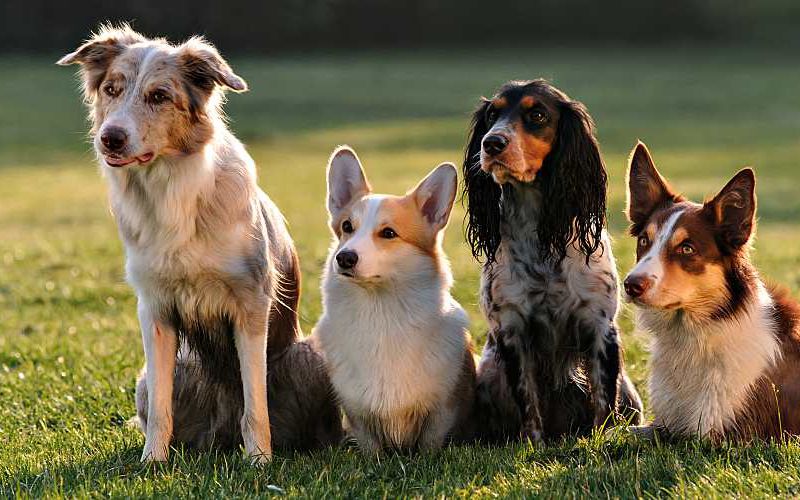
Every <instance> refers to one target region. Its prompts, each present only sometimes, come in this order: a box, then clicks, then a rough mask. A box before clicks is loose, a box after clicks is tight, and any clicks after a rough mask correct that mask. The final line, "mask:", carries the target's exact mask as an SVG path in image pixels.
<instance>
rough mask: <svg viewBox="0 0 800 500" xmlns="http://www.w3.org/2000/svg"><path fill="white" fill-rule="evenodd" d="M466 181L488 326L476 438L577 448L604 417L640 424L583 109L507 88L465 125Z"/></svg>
mask: <svg viewBox="0 0 800 500" xmlns="http://www.w3.org/2000/svg"><path fill="white" fill-rule="evenodd" d="M463 171H464V179H465V186H464V193H463V196H464V200H465V201H466V202H467V217H466V235H467V240H468V241H469V243H470V246H471V248H472V253H473V255H474V257H475V258H476V259H478V260H483V261H484V264H483V272H482V278H481V290H480V297H481V301H480V304H481V308H482V310H483V313H484V315H485V316H486V319H487V321H488V323H489V332H488V339H487V341H486V345H485V347H484V350H483V355H482V357H481V360H480V363H479V366H478V389H477V393H478V406H479V410H478V411H479V415H481V419H482V421H483V423H482V424H480V426H479V427H480V428H481V429H483V435H482V437H483V438H484V439H486V440H488V441H498V440H501V441H502V440H509V439H514V438H519V437H522V438H528V439H530V440H532V441H534V442H535V441H540V440H542V439H544V438H547V437H557V436H561V435H563V434H565V433H573V432H575V433H582V434H585V433H587V432H590V431H591V429H592V428H593V427H599V426H602V425H604V424H605V423H606V422H607V421H609V417H610V416H611V415H612V414H613V415H616V416H619V417H622V418H624V419H625V420H630V421H632V422H638V421H639V419H640V418H641V411H642V403H641V400H640V398H639V395H638V394H637V392H636V389H635V388H634V387H633V384H632V383H631V382H630V380H629V379H628V377H627V376H626V375H625V372H624V368H623V352H622V343H621V339H620V335H619V329H618V327H617V323H616V315H617V308H618V300H619V299H618V284H617V271H616V268H615V264H614V257H613V255H612V253H611V242H610V240H609V237H608V235H607V233H606V230H605V222H606V218H605V210H606V182H607V180H606V170H605V165H604V164H603V160H602V158H601V156H600V151H599V147H598V144H597V141H596V139H595V137H594V124H593V121H592V118H591V117H590V115H589V113H588V112H587V111H586V108H585V107H584V106H583V105H582V104H581V103H580V102H578V101H575V100H572V99H571V98H570V97H569V96H567V95H566V94H565V93H564V92H562V91H560V90H559V89H557V88H555V87H554V86H552V85H551V84H549V83H547V82H546V81H544V80H533V81H524V82H516V81H513V82H509V83H507V84H505V85H504V86H503V87H501V88H500V90H499V91H498V92H497V93H496V94H495V96H494V97H493V98H491V99H483V100H482V102H481V104H480V106H479V107H478V109H477V110H476V112H475V114H474V116H473V120H472V128H471V131H470V137H469V140H468V144H467V148H466V153H465V157H464V165H463ZM587 394H588V396H587Z"/></svg>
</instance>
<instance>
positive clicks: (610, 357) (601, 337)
mask: <svg viewBox="0 0 800 500" xmlns="http://www.w3.org/2000/svg"><path fill="white" fill-rule="evenodd" d="M621 368H622V347H621V346H620V342H619V333H618V332H617V327H616V325H614V324H613V323H611V324H607V325H606V327H605V328H604V329H602V330H600V331H598V332H597V334H596V336H595V342H594V349H593V352H592V358H591V360H590V371H591V384H592V404H593V406H594V425H595V427H602V426H604V425H606V423H607V420H608V417H609V416H610V415H612V414H613V412H614V408H615V406H616V403H617V391H618V388H617V386H618V383H619V374H620V371H621ZM609 423H610V422H609Z"/></svg>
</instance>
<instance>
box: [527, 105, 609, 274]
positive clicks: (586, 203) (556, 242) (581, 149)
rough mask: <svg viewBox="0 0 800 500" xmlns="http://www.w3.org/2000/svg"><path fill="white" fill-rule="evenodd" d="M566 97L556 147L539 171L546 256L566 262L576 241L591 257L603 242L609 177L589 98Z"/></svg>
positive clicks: (539, 231)
mask: <svg viewBox="0 0 800 500" xmlns="http://www.w3.org/2000/svg"><path fill="white" fill-rule="evenodd" d="M566 99H567V100H566V101H565V102H563V103H561V105H560V109H559V111H560V116H559V119H558V129H557V131H556V140H555V144H554V148H553V151H551V152H550V154H548V155H547V157H546V158H545V161H544V164H543V165H542V169H541V171H540V172H539V176H538V177H539V182H540V183H541V189H542V194H543V196H544V199H545V200H546V202H545V203H543V204H542V216H541V221H540V224H539V227H538V229H537V234H538V237H539V246H540V251H541V252H542V255H543V256H544V257H545V258H549V257H553V258H555V260H556V261H558V262H560V261H562V260H563V259H564V257H565V256H566V252H567V249H568V248H569V246H570V245H572V244H576V245H577V247H578V248H580V250H581V252H583V254H584V255H585V256H586V262H587V263H588V262H589V256H591V255H592V254H593V253H595V252H596V251H597V250H598V248H600V244H601V239H602V231H603V227H604V226H605V221H606V188H607V183H608V179H607V175H606V168H605V165H604V164H603V159H602V158H601V156H600V148H599V146H598V145H597V139H595V136H594V122H593V121H592V117H591V116H590V115H589V113H588V111H586V108H585V107H584V105H583V104H581V103H580V102H578V101H572V100H569V99H568V98H566Z"/></svg>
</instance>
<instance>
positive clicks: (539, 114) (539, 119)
mask: <svg viewBox="0 0 800 500" xmlns="http://www.w3.org/2000/svg"><path fill="white" fill-rule="evenodd" d="M526 116H527V119H528V121H529V122H531V123H535V124H537V125H541V124H543V123H544V122H546V121H547V115H546V114H545V112H544V111H542V110H540V109H533V110H531V111H530V112H529V113H528V114H527V115H526Z"/></svg>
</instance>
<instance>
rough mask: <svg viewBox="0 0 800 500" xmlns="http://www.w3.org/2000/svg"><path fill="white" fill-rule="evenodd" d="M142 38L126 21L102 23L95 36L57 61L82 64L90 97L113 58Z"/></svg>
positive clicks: (84, 81) (85, 88)
mask: <svg viewBox="0 0 800 500" xmlns="http://www.w3.org/2000/svg"><path fill="white" fill-rule="evenodd" d="M143 41H145V38H144V37H143V36H142V35H140V34H139V33H137V32H135V31H133V30H132V29H131V27H130V26H128V25H127V24H122V25H119V26H113V25H106V26H101V27H100V30H99V31H98V32H97V33H96V34H95V35H93V36H92V38H90V39H89V40H88V41H87V42H86V43H84V44H83V45H81V46H80V47H78V48H77V49H75V51H74V52H70V53H69V54H67V55H65V56H64V57H62V58H61V59H59V60H58V61H57V62H56V64H58V65H61V66H67V65H70V64H80V65H81V74H82V76H83V92H84V95H85V96H86V98H87V99H89V98H91V97H92V96H93V95H94V94H95V92H96V91H97V89H98V88H100V84H101V83H102V82H103V79H104V78H105V74H106V71H107V70H108V67H109V66H110V65H111V62H112V61H113V60H114V58H115V57H117V56H118V55H120V54H121V53H122V52H123V51H124V50H125V48H126V47H127V46H129V45H132V44H134V43H138V42H143Z"/></svg>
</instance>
